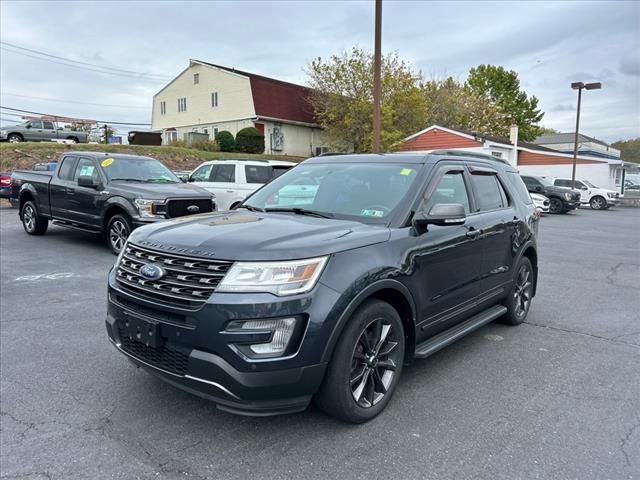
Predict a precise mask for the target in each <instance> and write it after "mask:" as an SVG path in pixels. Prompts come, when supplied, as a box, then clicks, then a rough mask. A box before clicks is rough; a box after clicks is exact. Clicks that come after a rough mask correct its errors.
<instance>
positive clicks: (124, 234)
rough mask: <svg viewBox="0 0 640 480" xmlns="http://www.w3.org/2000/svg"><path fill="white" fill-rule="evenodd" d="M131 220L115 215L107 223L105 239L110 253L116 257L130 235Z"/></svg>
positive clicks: (121, 215) (118, 214)
mask: <svg viewBox="0 0 640 480" xmlns="http://www.w3.org/2000/svg"><path fill="white" fill-rule="evenodd" d="M132 230H133V228H132V227H131V220H129V217H128V216H127V215H123V214H120V213H117V214H115V215H114V216H113V217H111V218H110V219H109V223H107V231H106V239H107V245H109V248H110V249H111V251H112V252H113V253H114V254H115V255H118V254H119V253H120V250H122V248H123V247H124V244H125V243H126V242H127V238H129V235H131V231H132Z"/></svg>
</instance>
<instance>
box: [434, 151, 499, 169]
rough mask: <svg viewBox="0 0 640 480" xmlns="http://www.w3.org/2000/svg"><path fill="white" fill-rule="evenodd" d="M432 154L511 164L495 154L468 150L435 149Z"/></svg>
mask: <svg viewBox="0 0 640 480" xmlns="http://www.w3.org/2000/svg"><path fill="white" fill-rule="evenodd" d="M431 155H447V156H452V157H470V158H479V159H481V160H492V161H494V162H500V163H504V164H507V165H509V162H507V161H506V160H505V159H503V158H500V157H496V156H495V155H489V154H487V153H477V152H468V151H466V150H434V151H432V152H431Z"/></svg>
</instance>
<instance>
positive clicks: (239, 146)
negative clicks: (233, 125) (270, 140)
mask: <svg viewBox="0 0 640 480" xmlns="http://www.w3.org/2000/svg"><path fill="white" fill-rule="evenodd" d="M236 150H237V151H238V152H245V153H264V135H263V134H262V133H260V131H259V130H258V129H257V128H255V127H246V128H243V129H242V130H240V131H239V132H238V133H236Z"/></svg>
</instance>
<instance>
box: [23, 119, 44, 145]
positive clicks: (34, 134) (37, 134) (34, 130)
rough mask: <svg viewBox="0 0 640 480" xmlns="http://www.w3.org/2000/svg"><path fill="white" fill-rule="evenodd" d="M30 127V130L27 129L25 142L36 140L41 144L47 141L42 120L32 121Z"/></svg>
mask: <svg viewBox="0 0 640 480" xmlns="http://www.w3.org/2000/svg"><path fill="white" fill-rule="evenodd" d="M28 125H29V128H27V130H26V131H25V134H24V138H25V140H27V141H28V140H34V141H37V142H39V141H42V140H45V139H46V136H45V134H44V131H43V130H42V120H31V121H30V122H29V123H28Z"/></svg>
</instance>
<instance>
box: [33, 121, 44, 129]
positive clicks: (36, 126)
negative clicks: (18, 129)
mask: <svg viewBox="0 0 640 480" xmlns="http://www.w3.org/2000/svg"><path fill="white" fill-rule="evenodd" d="M31 128H42V122H41V121H40V120H31Z"/></svg>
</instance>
